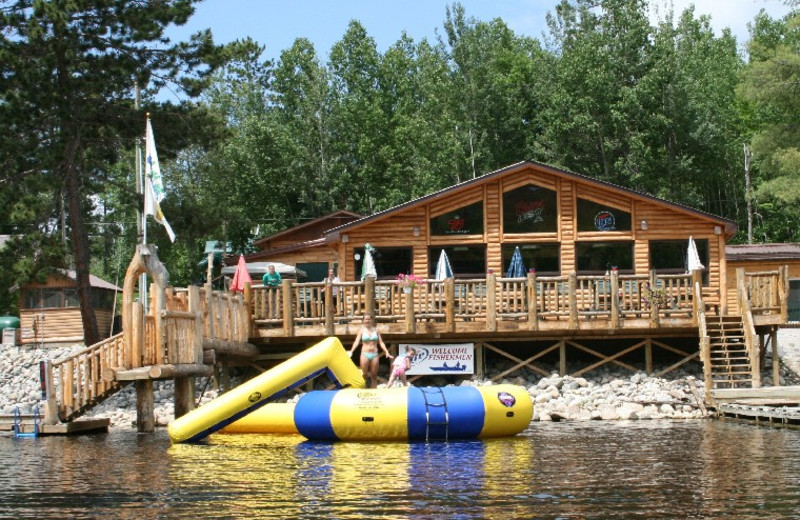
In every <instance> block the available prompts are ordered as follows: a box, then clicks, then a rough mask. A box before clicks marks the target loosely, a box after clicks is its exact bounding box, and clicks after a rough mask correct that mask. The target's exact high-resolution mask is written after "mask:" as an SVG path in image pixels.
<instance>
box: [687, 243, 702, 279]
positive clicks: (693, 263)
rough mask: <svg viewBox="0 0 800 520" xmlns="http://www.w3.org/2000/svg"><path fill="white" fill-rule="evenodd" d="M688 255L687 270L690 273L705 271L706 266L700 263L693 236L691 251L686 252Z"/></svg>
mask: <svg viewBox="0 0 800 520" xmlns="http://www.w3.org/2000/svg"><path fill="white" fill-rule="evenodd" d="M686 255H687V261H686V268H687V270H688V271H689V272H690V273H691V272H692V271H699V270H702V269H705V266H704V265H703V264H702V263H700V255H699V254H698V253H697V245H695V243H694V239H693V238H692V237H691V236H690V237H689V249H688V251H687V252H686Z"/></svg>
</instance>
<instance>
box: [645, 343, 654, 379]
mask: <svg viewBox="0 0 800 520" xmlns="http://www.w3.org/2000/svg"><path fill="white" fill-rule="evenodd" d="M644 371H645V372H647V375H651V374H652V373H653V340H652V339H650V338H647V339H646V340H644Z"/></svg>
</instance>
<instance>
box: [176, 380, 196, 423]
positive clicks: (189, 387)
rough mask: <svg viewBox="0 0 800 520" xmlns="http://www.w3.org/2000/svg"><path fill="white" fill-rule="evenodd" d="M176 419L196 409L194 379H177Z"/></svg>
mask: <svg viewBox="0 0 800 520" xmlns="http://www.w3.org/2000/svg"><path fill="white" fill-rule="evenodd" d="M174 398H175V418H176V419H177V418H178V417H183V416H184V415H186V414H187V413H189V412H191V411H192V410H193V409H194V377H176V378H175V396H174Z"/></svg>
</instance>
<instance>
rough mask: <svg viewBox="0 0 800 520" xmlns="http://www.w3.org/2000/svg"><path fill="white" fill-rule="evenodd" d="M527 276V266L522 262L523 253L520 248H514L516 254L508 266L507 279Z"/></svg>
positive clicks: (512, 256)
mask: <svg viewBox="0 0 800 520" xmlns="http://www.w3.org/2000/svg"><path fill="white" fill-rule="evenodd" d="M524 276H525V264H524V263H523V261H522V253H521V252H520V250H519V246H517V247H515V248H514V254H513V255H511V265H509V266H508V272H507V273H506V277H508V278H523V277H524Z"/></svg>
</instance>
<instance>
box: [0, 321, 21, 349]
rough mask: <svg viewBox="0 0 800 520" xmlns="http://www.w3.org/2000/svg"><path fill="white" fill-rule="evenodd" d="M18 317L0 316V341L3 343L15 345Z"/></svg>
mask: <svg viewBox="0 0 800 520" xmlns="http://www.w3.org/2000/svg"><path fill="white" fill-rule="evenodd" d="M19 324H20V321H19V318H17V317H16V316H0V341H2V343H3V345H13V346H16V345H17V331H18V330H19Z"/></svg>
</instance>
